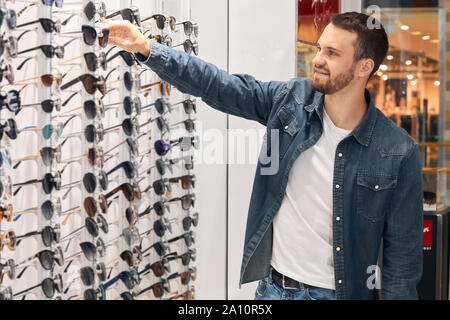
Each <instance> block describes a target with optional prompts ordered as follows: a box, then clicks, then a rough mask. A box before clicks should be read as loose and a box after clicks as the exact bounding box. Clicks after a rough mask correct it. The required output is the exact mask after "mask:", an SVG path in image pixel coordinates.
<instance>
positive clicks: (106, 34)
mask: <svg viewBox="0 0 450 320" xmlns="http://www.w3.org/2000/svg"><path fill="white" fill-rule="evenodd" d="M102 34H103V35H102V36H101V37H100V38H98V43H99V45H100V47H102V48H105V47H106V46H107V45H108V40H109V29H106V28H104V29H102Z"/></svg>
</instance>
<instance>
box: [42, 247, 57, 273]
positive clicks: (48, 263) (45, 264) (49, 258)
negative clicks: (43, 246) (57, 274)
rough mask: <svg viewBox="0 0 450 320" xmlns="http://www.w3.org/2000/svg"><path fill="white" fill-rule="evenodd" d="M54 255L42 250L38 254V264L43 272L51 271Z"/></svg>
mask: <svg viewBox="0 0 450 320" xmlns="http://www.w3.org/2000/svg"><path fill="white" fill-rule="evenodd" d="M54 256H55V254H54V253H53V252H52V251H50V250H44V251H41V252H40V253H39V256H38V257H39V262H40V263H41V265H42V268H44V269H45V270H52V269H53V267H54V266H55V259H54Z"/></svg>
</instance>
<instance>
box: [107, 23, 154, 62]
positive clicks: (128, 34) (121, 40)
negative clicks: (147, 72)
mask: <svg viewBox="0 0 450 320" xmlns="http://www.w3.org/2000/svg"><path fill="white" fill-rule="evenodd" d="M106 27H107V28H108V29H109V40H108V43H109V44H111V45H115V46H118V47H120V48H122V49H123V50H125V51H128V52H131V53H137V52H139V53H140V54H142V55H144V56H145V57H148V56H149V55H150V41H149V40H148V39H147V38H146V37H145V36H144V35H143V34H142V33H141V32H140V31H139V29H138V28H137V27H136V26H134V25H133V24H132V23H131V22H129V21H127V20H125V21H117V22H110V23H108V24H107V26H106Z"/></svg>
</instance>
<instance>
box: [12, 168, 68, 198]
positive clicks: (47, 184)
mask: <svg viewBox="0 0 450 320" xmlns="http://www.w3.org/2000/svg"><path fill="white" fill-rule="evenodd" d="M35 183H42V188H43V189H44V192H45V194H50V193H52V190H53V189H55V190H60V189H61V174H60V172H58V171H56V172H55V173H54V174H51V173H46V174H45V175H44V178H43V179H40V180H39V179H33V180H28V181H25V182H22V183H15V184H13V186H14V187H19V188H17V190H16V191H14V195H16V194H17V193H18V192H19V190H20V189H21V188H22V187H23V186H26V185H30V184H35Z"/></svg>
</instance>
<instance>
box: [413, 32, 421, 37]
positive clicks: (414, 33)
mask: <svg viewBox="0 0 450 320" xmlns="http://www.w3.org/2000/svg"><path fill="white" fill-rule="evenodd" d="M411 34H412V35H413V36H420V35H421V34H422V32H420V31H413V32H411Z"/></svg>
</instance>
